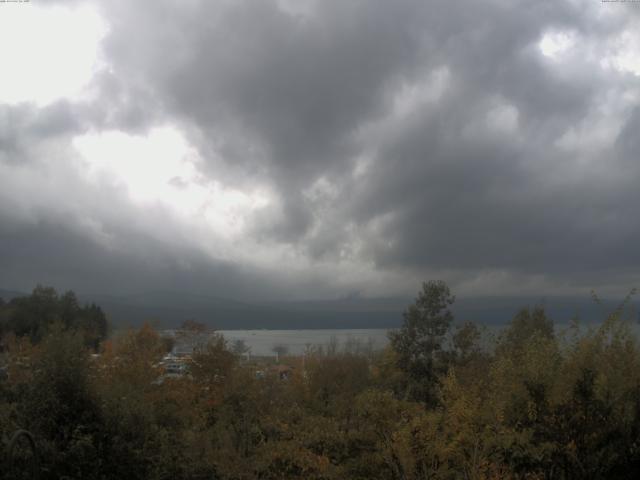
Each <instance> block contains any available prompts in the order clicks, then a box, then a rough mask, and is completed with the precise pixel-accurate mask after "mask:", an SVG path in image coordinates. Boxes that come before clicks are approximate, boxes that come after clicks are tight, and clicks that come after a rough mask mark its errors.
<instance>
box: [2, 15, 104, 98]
mask: <svg viewBox="0 0 640 480" xmlns="http://www.w3.org/2000/svg"><path fill="white" fill-rule="evenodd" d="M107 31H108V28H107V24H106V23H105V22H104V20H103V19H101V18H100V16H99V15H98V14H97V13H96V12H95V10H93V9H92V8H90V7H81V8H76V9H70V8H64V7H52V8H43V7H40V6H37V5H36V4H35V2H32V3H27V4H24V3H20V4H15V3H14V4H11V3H6V4H2V11H1V13H0V59H2V74H1V76H0V103H3V102H4V103H19V102H35V103H36V104H38V105H45V104H48V103H51V102H53V101H54V100H56V99H59V98H64V97H74V96H77V95H78V94H80V93H81V91H82V89H83V88H84V87H85V86H86V85H87V84H88V82H89V81H90V80H91V78H92V76H93V74H94V73H95V71H96V70H97V69H98V68H99V67H100V62H99V59H98V57H99V55H98V54H99V43H100V40H101V39H102V38H103V37H104V36H105V35H106V33H107Z"/></svg>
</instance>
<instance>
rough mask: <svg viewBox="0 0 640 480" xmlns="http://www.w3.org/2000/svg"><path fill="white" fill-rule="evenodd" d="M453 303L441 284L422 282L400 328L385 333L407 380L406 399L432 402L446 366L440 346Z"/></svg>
mask: <svg viewBox="0 0 640 480" xmlns="http://www.w3.org/2000/svg"><path fill="white" fill-rule="evenodd" d="M454 301H455V297H454V296H453V295H452V294H451V291H450V290H449V287H448V286H447V284H446V283H445V282H443V281H429V282H425V283H423V285H422V291H421V292H420V293H419V294H418V298H416V301H415V303H414V304H413V305H410V306H409V308H407V310H406V311H405V312H404V315H403V316H404V322H403V324H402V327H401V328H400V329H399V330H397V331H392V332H390V333H389V340H390V342H391V346H392V348H393V349H394V350H395V351H396V353H397V361H398V367H399V368H400V369H401V370H403V371H404V372H405V373H406V375H407V378H408V385H407V393H408V395H409V397H410V398H413V399H415V400H419V401H423V402H425V403H427V404H433V403H435V402H436V398H437V395H436V391H435V389H436V386H437V383H438V377H439V375H441V374H443V373H444V372H445V371H446V367H447V362H446V354H445V353H444V352H443V344H444V340H445V337H446V335H447V333H448V331H449V328H450V326H451V322H452V321H453V314H452V313H451V310H449V307H450V306H451V305H452V304H453V302H454Z"/></svg>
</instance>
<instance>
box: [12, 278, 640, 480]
mask: <svg viewBox="0 0 640 480" xmlns="http://www.w3.org/2000/svg"><path fill="white" fill-rule="evenodd" d="M453 300H454V299H453V296H452V295H451V294H450V292H449V290H448V287H446V285H444V284H443V283H441V282H430V283H427V284H425V285H424V287H423V289H422V291H421V293H420V295H419V297H418V299H417V301H416V304H414V305H412V306H410V307H409V308H408V309H407V312H406V313H405V323H404V325H403V327H402V328H400V329H399V330H397V331H396V332H394V333H392V334H391V338H390V340H391V341H390V345H389V347H388V348H387V349H385V350H384V351H381V352H374V351H371V350H370V349H366V348H357V346H354V345H345V346H342V347H337V346H335V345H333V346H332V347H331V348H310V349H308V351H307V353H306V355H305V356H304V359H303V358H294V357H286V358H282V359H281V362H284V363H287V364H288V365H290V366H291V367H292V368H291V372H292V373H291V375H290V376H288V377H287V378H286V379H283V378H281V377H280V376H278V375H271V374H269V373H268V369H267V373H266V374H265V375H257V374H256V371H257V370H258V369H261V368H263V367H264V366H261V365H259V364H256V363H250V362H248V361H247V360H246V359H245V358H244V357H243V356H242V355H239V354H238V353H235V352H234V351H233V350H232V349H231V348H229V347H228V345H227V343H226V341H225V340H224V338H222V337H221V336H219V335H212V336H211V341H209V342H208V343H207V344H205V345H201V346H200V347H198V348H197V349H196V351H195V352H194V354H193V356H192V360H191V362H192V363H191V366H190V368H189V373H188V374H187V375H182V376H175V377H171V376H163V370H162V368H163V367H162V364H161V359H162V357H163V356H164V355H165V354H166V349H167V344H166V342H165V341H163V339H162V338H161V337H160V335H159V333H158V332H157V331H155V330H154V329H153V328H151V327H150V326H149V325H145V326H143V327H142V328H140V329H138V330H132V331H126V332H118V333H116V334H114V335H112V336H111V337H110V338H109V339H108V340H107V341H103V342H102V343H101V345H100V347H99V352H100V354H99V355H96V354H95V353H94V350H93V346H92V344H91V343H90V342H87V335H86V334H85V333H84V332H82V331H81V330H79V329H78V328H77V326H74V325H70V326H65V325H63V324H60V323H59V322H52V325H53V326H52V327H50V328H47V329H46V331H44V330H43V331H42V332H39V333H38V334H37V335H36V336H35V337H32V336H31V333H30V332H31V330H30V331H28V332H25V333H24V334H23V335H16V334H15V333H11V332H9V333H5V337H4V340H3V348H4V353H3V356H4V357H3V358H4V361H5V362H6V365H7V370H8V372H9V373H8V375H7V378H6V379H4V380H2V381H0V431H1V432H8V431H11V430H13V429H16V428H18V427H20V428H26V429H29V430H30V431H32V432H33V434H34V435H35V437H36V438H37V442H38V447H39V451H40V454H41V456H42V463H43V478H52V479H53V478H55V479H59V478H67V479H72V478H73V479H76V478H77V479H80V478H82V479H111V478H113V479H205V478H207V479H210V478H214V479H234V480H235V479H237V480H241V479H243V480H244V479H246V480H257V479H265V480H269V479H274V480H275V479H282V480H284V479H326V480H329V479H336V480H338V479H340V480H342V479H360V480H365V479H374V480H375V479H380V480H383V479H384V480H386V479H390V480H396V479H397V480H418V479H503V478H504V479H511V478H513V479H598V478H602V479H609V478H614V479H625V478H629V479H630V478H638V474H639V472H640V349H639V346H638V341H637V338H636V336H635V334H634V332H633V328H632V327H633V326H632V325H631V323H630V322H629V321H627V320H625V317H624V308H621V309H619V310H617V311H616V312H614V313H613V314H612V315H610V316H609V317H608V318H605V319H603V322H602V323H601V324H599V325H597V326H592V327H589V328H586V327H581V326H580V324H579V323H578V322H577V321H574V322H573V323H572V324H571V325H570V326H569V327H568V328H566V329H565V330H562V329H560V328H558V327H554V325H553V323H552V322H551V320H550V319H549V318H548V317H547V315H546V313H545V311H544V309H542V308H540V307H536V308H532V309H528V308H527V309H523V310H522V311H521V312H519V313H518V314H517V315H515V317H514V318H513V320H512V322H511V323H510V324H509V325H507V326H506V327H505V328H504V329H503V330H502V331H501V332H500V333H498V334H495V335H490V334H489V333H488V332H487V331H486V330H485V329H483V328H481V327H479V326H476V325H473V324H470V323H456V322H455V319H454V318H453V316H452V314H451V312H450V311H449V310H448V309H449V306H450V305H451V303H452V302H453ZM200 333H201V332H200ZM159 378H163V381H158V379H159Z"/></svg>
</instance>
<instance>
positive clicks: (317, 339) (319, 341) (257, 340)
mask: <svg viewBox="0 0 640 480" xmlns="http://www.w3.org/2000/svg"><path fill="white" fill-rule="evenodd" d="M387 332H388V330H387V329H353V330H343V329H337V330H218V333H221V334H222V335H224V337H225V338H226V339H227V341H228V342H229V343H231V342H233V341H234V340H244V342H245V343H246V344H247V346H248V347H250V348H251V355H259V356H266V355H275V354H274V352H273V347H275V346H276V345H283V346H285V347H286V348H287V349H288V351H289V353H290V354H292V355H300V354H302V353H304V351H305V349H306V348H307V347H308V346H326V345H328V344H329V343H331V342H337V343H338V348H340V349H342V348H343V347H344V346H345V344H347V343H349V342H354V341H357V342H360V343H362V344H368V343H370V344H371V346H372V347H373V348H374V349H381V348H384V346H385V345H386V344H387V342H388V340H387Z"/></svg>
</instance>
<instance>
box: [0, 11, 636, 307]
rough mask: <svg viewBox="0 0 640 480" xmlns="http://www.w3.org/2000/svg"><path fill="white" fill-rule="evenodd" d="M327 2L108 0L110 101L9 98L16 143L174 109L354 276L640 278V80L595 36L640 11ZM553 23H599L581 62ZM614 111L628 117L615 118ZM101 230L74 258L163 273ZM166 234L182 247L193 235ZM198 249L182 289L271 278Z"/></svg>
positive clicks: (230, 170) (241, 181)
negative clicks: (294, 7)
mask: <svg viewBox="0 0 640 480" xmlns="http://www.w3.org/2000/svg"><path fill="white" fill-rule="evenodd" d="M310 5H311V8H310V13H309V14H308V15H299V14H296V13H292V12H290V11H287V10H286V9H284V8H283V7H282V6H281V5H279V4H278V3H277V2H275V1H263V2H258V1H255V2H253V1H235V2H226V1H218V2H213V1H212V2H200V1H196V0H194V1H188V2H181V3H176V2H173V1H172V2H170V1H159V2H158V1H156V2H146V1H143V2H135V3H131V2H124V1H114V2H109V3H103V4H101V5H100V11H101V13H102V14H103V15H104V17H105V19H106V20H107V22H108V23H109V25H110V33H109V35H108V36H107V37H106V39H105V40H104V43H103V53H104V56H105V59H106V61H107V63H108V64H109V66H110V73H102V74H101V75H99V76H98V77H97V78H96V80H95V85H94V87H95V88H96V90H97V91H98V92H100V94H99V96H98V99H97V100H95V101H93V102H92V103H88V104H80V103H73V102H61V103H58V104H55V105H52V106H50V107H47V108H46V109H44V110H43V111H41V112H37V115H36V117H37V118H36V117H34V113H33V111H32V110H33V109H31V110H29V108H27V107H21V108H23V109H22V110H20V109H17V107H12V108H10V109H9V110H7V108H9V107H3V108H5V110H4V113H3V114H2V115H3V116H4V118H5V122H4V124H3V126H2V128H0V152H1V153H0V155H2V157H0V161H4V162H15V161H20V159H21V158H22V157H21V155H23V154H22V153H21V152H24V151H25V148H24V146H22V147H23V148H21V146H20V145H19V144H18V143H19V142H29V143H31V142H38V141H46V140H47V139H50V138H51V137H55V136H62V137H63V138H71V137H72V136H73V134H74V132H75V134H77V133H79V132H81V131H85V130H86V129H89V128H93V129H98V130H99V129H105V128H120V129H123V130H126V131H144V130H145V128H148V127H151V126H153V125H156V124H162V123H166V122H172V123H175V124H178V125H180V126H181V128H182V129H183V130H184V131H185V132H187V133H188V135H189V139H190V141H191V142H193V143H194V144H195V145H197V147H198V149H199V150H200V152H201V154H202V156H203V158H204V159H205V160H206V161H207V163H206V164H205V165H203V166H202V168H203V174H204V175H205V176H206V177H208V178H210V179H215V180H219V181H222V182H223V183H224V184H226V185H230V186H233V187H237V188H239V189H243V188H247V187H251V186H253V185H268V186H269V187H270V188H272V189H273V191H274V192H276V195H277V198H278V201H277V202H276V203H275V204H274V205H271V206H269V207H265V208H264V209H263V210H262V211H260V212H258V213H256V215H255V218H252V219H251V221H250V227H249V229H248V234H250V235H252V236H254V237H255V238H257V239H260V241H263V242H265V243H266V244H270V243H272V244H273V245H288V246H290V247H291V248H293V249H294V250H295V251H296V252H298V254H299V255H300V256H301V257H304V258H305V259H307V260H309V261H310V262H311V263H313V262H314V261H317V262H325V263H326V262H329V263H333V264H335V266H336V275H340V274H341V273H340V272H341V271H340V265H341V264H343V262H345V261H349V262H356V263H357V262H360V263H362V264H373V265H374V266H375V270H374V272H373V273H371V274H370V275H376V271H377V272H379V273H380V275H382V274H383V273H384V272H407V275H411V278H414V277H415V278H420V277H421V276H425V275H429V274H432V273H433V272H439V273H440V272H449V274H450V275H451V278H454V279H456V281H460V278H463V277H465V276H467V277H469V278H475V277H477V276H479V275H480V276H481V275H483V272H495V271H500V272H507V274H512V275H514V276H518V277H519V278H521V277H526V276H527V275H531V276H539V275H542V276H544V277H545V278H546V280H545V281H546V285H548V286H553V285H555V284H562V285H567V284H570V285H579V286H583V285H589V286H596V287H597V286H607V285H618V284H623V283H625V282H629V281H633V280H634V270H636V269H637V268H638V267H640V255H639V254H638V253H637V249H636V247H635V245H637V244H638V241H639V240H640V220H638V218H640V217H638V216H637V215H636V214H635V212H634V207H635V205H637V204H638V203H639V202H638V200H640V199H639V198H638V196H639V194H638V189H637V185H636V183H637V179H638V178H640V171H639V167H638V162H637V157H638V152H639V151H640V141H639V140H638V138H640V136H639V135H638V128H639V127H640V107H638V106H637V105H638V97H639V96H640V93H639V92H640V87H639V86H638V83H639V81H640V77H637V76H634V75H633V74H631V73H624V72H618V71H616V70H614V69H604V68H601V66H600V65H599V63H598V60H599V59H598V58H590V57H589V55H588V53H589V52H596V56H597V54H600V53H603V52H606V51H607V47H606V45H607V43H608V42H610V41H611V39H612V38H613V37H614V36H615V35H617V34H618V33H619V32H620V31H621V30H622V29H624V28H636V29H637V27H638V26H639V25H638V16H636V15H633V14H624V13H623V14H622V15H619V14H618V15H605V14H602V12H598V11H596V10H598V9H600V10H603V9H605V8H608V6H601V5H599V4H598V5H597V8H596V7H594V6H593V5H591V4H590V2H586V1H585V2H581V1H564V2H559V1H557V0H553V1H540V2H524V1H522V2H519V1H515V2H506V1H500V0H486V1H483V2H468V3H465V4H464V5H462V4H456V5H453V4H452V3H451V2H445V1H430V2H424V1H417V0H416V1H413V0H399V1H394V2H389V1H386V0H384V1H383V0H369V1H364V0H363V1H354V2H344V1H338V0H325V1H318V2H311V3H310ZM618 7H619V6H616V7H613V6H612V8H618ZM553 31H568V32H571V33H572V34H573V35H575V36H576V38H577V39H578V40H577V42H578V44H577V47H576V48H574V49H572V50H571V51H569V52H568V53H567V55H566V56H565V57H563V58H562V59H561V60H560V61H556V60H553V59H549V58H545V57H543V56H542V55H541V53H540V51H539V49H538V46H537V44H538V42H539V41H540V39H541V38H542V35H543V34H545V33H546V32H553ZM576 52H577V53H576ZM442 71H444V72H446V75H444V78H445V80H444V84H443V85H441V86H440V87H439V88H441V89H442V92H441V93H440V94H439V95H437V94H434V98H432V99H429V100H420V98H417V99H415V100H414V101H409V105H408V107H407V108H406V111H405V112H404V113H402V114H396V113H397V112H396V113H394V112H395V110H394V109H395V108H397V104H398V101H399V100H398V99H399V97H400V96H401V94H402V92H406V91H409V92H410V91H412V89H414V90H416V91H420V89H423V90H424V89H425V88H426V89H427V90H428V89H430V88H433V89H434V90H435V89H436V86H435V85H434V84H432V83H429V81H426V83H425V79H429V78H432V76H433V75H434V72H436V73H437V72H442ZM425 85H426V86H425ZM422 93H423V94H425V95H427V96H428V94H429V92H428V91H427V92H422ZM634 96H635V97H634ZM410 98H411V97H410ZM607 123H611V124H612V125H614V124H619V125H620V127H619V131H618V130H616V129H615V128H613V130H612V131H611V132H609V133H607V132H608V131H607V130H606V124H607ZM25 125H26V126H25ZM601 130H602V132H604V133H601V132H600V131H601ZM571 139H573V140H571ZM572 142H573V143H572ZM586 144H588V147H587V146H585V145H586ZM27 150H28V149H27ZM23 156H24V157H25V158H26V156H27V155H26V154H24V155H23ZM363 165H364V166H363ZM34 168H36V167H34ZM67 194H69V195H73V193H68V192H67ZM105 195H114V196H117V194H116V193H113V192H112V193H109V194H107V193H105ZM109 198H110V197H109ZM0 212H2V207H0ZM1 214H2V213H0V215H1ZM5 214H6V212H5ZM96 215H97V216H98V218H100V219H101V218H103V217H104V215H106V214H105V213H96ZM135 215H136V214H135V213H131V215H125V216H124V217H123V220H122V223H123V225H124V222H125V221H128V222H135ZM58 221H59V223H60V224H65V222H66V220H65V219H64V218H60V219H59V220H58ZM109 221H110V222H114V223H117V222H118V218H117V217H113V218H111V219H110V220H109ZM30 228H31V230H28V229H27V227H24V229H23V230H20V231H19V233H14V234H12V235H14V236H13V237H9V236H7V235H8V234H7V233H6V232H5V233H4V234H2V235H3V237H2V238H3V240H2V242H3V245H4V246H5V247H4V248H5V251H4V252H3V255H2V258H4V262H3V263H4V265H14V264H13V263H11V262H9V261H8V260H7V259H8V258H9V257H12V258H15V253H14V252H15V251H16V249H17V248H18V247H17V245H18V244H19V243H22V244H25V243H26V244H27V245H28V244H29V242H28V241H27V239H28V238H32V237H34V236H42V238H47V235H49V234H51V235H54V234H53V233H48V232H51V231H52V230H51V228H52V227H51V224H50V223H40V224H39V225H38V226H37V227H30ZM57 228H61V227H59V226H58V227H57ZM149 228H150V229H151V230H153V231H156V230H157V228H156V227H149ZM124 230H127V229H124ZM115 232H116V233H114V235H115V236H116V237H117V236H118V235H120V236H123V238H128V237H127V236H126V235H125V234H123V233H118V232H119V231H118V230H117V229H115ZM16 235H17V236H16ZM20 235H22V237H21V236H20ZM54 237H55V238H53V239H52V240H51V242H52V244H54V245H63V244H64V242H61V241H60V242H58V241H56V240H55V239H56V238H58V239H59V238H60V235H58V234H55V235H54ZM18 238H20V240H19V241H18V240H17V239H18ZM153 238H157V235H155V236H153ZM77 241H80V240H77ZM150 243H151V244H152V245H156V244H155V243H154V241H150ZM177 243H179V242H176V244H177ZM122 244H123V245H124V244H126V242H122ZM34 248H36V246H35V245H34ZM60 248H62V247H60ZM92 248H97V250H92V251H88V250H83V249H81V248H79V249H74V250H75V251H77V252H78V253H77V255H78V259H76V260H75V261H77V262H81V261H84V260H79V258H82V257H83V255H84V256H85V257H91V258H96V257H101V255H104V259H109V260H108V261H107V260H105V263H104V264H102V263H100V262H98V263H97V264H95V268H94V270H95V271H107V270H109V268H111V267H109V268H108V267H106V266H105V265H106V264H108V265H118V264H119V263H118V262H120V261H123V262H124V263H126V264H127V265H128V266H129V267H128V269H124V271H129V270H132V269H133V270H136V271H138V272H140V274H139V275H140V283H144V282H145V281H151V280H149V279H151V278H153V277H157V271H156V270H155V269H156V268H157V267H155V266H153V265H155V264H156V263H154V262H150V263H144V262H142V263H140V262H141V261H139V260H136V259H139V258H140V257H139V255H138V253H139V252H138V253H137V252H136V250H135V249H127V248H126V247H123V250H121V251H120V252H121V253H118V254H116V253H113V252H106V251H104V249H103V250H100V248H98V247H95V245H94V247H92ZM153 248H155V249H157V250H155V251H157V252H158V255H159V256H161V257H163V258H173V257H180V256H181V255H183V254H184V253H179V252H180V251H181V250H180V248H178V247H176V246H175V245H169V246H166V245H164V246H160V245H156V246H155V247H153ZM101 252H102V253H101ZM192 254H193V255H204V254H203V253H201V252H200V253H198V252H197V249H196V247H193V250H192ZM52 255H54V253H53V251H52ZM55 255H56V257H57V258H63V257H64V255H63V254H61V253H60V254H57V253H56V254H55ZM203 258H204V257H203ZM122 259H128V260H122ZM1 260H2V259H0V261H1ZM65 262H68V263H69V264H71V265H73V264H74V259H73V258H66V259H65ZM33 263H34V265H43V269H44V270H47V269H46V268H44V266H45V265H49V264H48V263H47V262H46V261H45V259H44V258H41V257H34V260H33ZM160 263H161V262H160ZM195 263H197V264H199V265H208V267H207V268H209V269H210V272H212V273H207V274H204V273H203V274H198V273H195V272H194V273H193V275H191V276H189V271H190V270H189V268H182V267H180V266H178V267H176V268H177V271H182V272H183V273H181V275H182V276H179V275H176V276H172V275H170V274H166V272H167V271H168V270H163V272H165V276H166V277H167V278H175V279H176V280H175V281H172V282H169V283H172V284H173V285H174V286H178V287H187V286H190V287H192V286H193V285H194V284H199V285H206V284H207V283H210V284H212V285H213V284H216V283H215V281H213V280H212V279H213V278H224V277H225V276H227V275H228V272H229V271H243V272H244V274H243V275H244V276H239V277H238V278H241V279H242V280H238V282H237V285H236V284H234V285H233V288H236V287H237V288H239V286H240V285H241V284H242V282H246V283H247V284H249V283H250V284H252V285H259V284H260V279H263V278H264V272H262V273H261V274H256V275H254V274H253V273H251V270H252V267H251V265H239V264H234V263H233V261H231V263H230V264H229V265H227V266H225V268H221V267H220V265H219V264H218V263H216V262H214V261H208V260H202V261H199V262H195ZM91 265H94V264H91ZM131 265H135V268H134V267H132V266H131ZM150 265H151V266H150ZM12 268H14V270H12V271H15V268H17V267H15V266H14V267H12ZM34 268H35V267H34ZM114 268H115V267H114ZM123 268H124V267H123ZM181 268H182V270H180V269H181ZM36 270H37V269H36ZM41 270H42V269H41ZM215 272H218V273H215ZM66 275H67V276H68V277H69V278H72V277H73V275H72V274H71V273H68V272H67V274H66ZM207 275H209V276H207ZM25 277H28V275H26V276H25ZM272 277H273V278H278V279H284V278H286V275H283V274H282V273H281V272H272ZM7 278H8V277H7ZM77 278H78V279H82V280H79V281H82V282H84V281H85V280H84V278H85V277H83V276H82V275H80V274H79V276H78V277H77ZM111 278H112V277H110V276H109V275H105V277H104V279H105V280H104V283H103V285H108V284H109V282H111V281H112V279H111ZM178 278H179V280H178ZM187 278H190V279H191V280H189V281H187V280H185V279H187ZM144 279H148V280H144ZM7 281H8V280H7ZM487 282H489V280H487ZM285 283H286V282H284V281H283V283H282V284H283V285H284V284H285ZM303 283H304V282H303ZM311 284H313V281H311V280H309V283H308V285H311ZM363 285H366V282H365V281H364V280H363ZM313 286H314V288H320V290H321V291H324V292H330V291H331V289H330V288H329V287H325V290H323V287H322V286H320V285H317V284H313ZM356 287H357V286H356ZM95 288H100V286H99V285H96V287H95ZM256 288H257V289H260V287H256ZM265 288H266V287H265ZM309 288H310V287H309ZM363 288H366V287H364V286H363ZM271 293H272V294H273V295H277V292H271ZM376 293H380V292H376ZM309 294H310V295H311V294H312V292H311V291H310V292H309ZM302 295H304V293H302Z"/></svg>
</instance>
